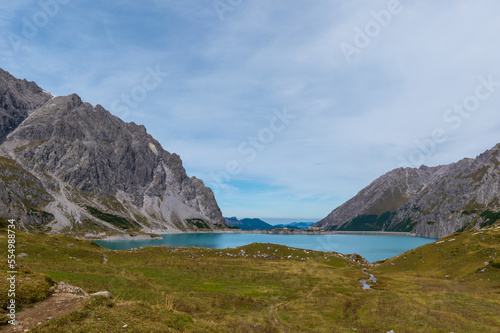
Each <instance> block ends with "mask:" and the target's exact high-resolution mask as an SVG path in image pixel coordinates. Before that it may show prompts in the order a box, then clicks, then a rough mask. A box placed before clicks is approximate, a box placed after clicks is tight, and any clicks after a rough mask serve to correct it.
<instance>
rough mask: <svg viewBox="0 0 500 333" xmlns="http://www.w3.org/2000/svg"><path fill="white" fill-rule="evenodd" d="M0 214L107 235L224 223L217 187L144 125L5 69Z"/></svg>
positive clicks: (34, 226) (29, 223)
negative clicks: (184, 163)
mask: <svg viewBox="0 0 500 333" xmlns="http://www.w3.org/2000/svg"><path fill="white" fill-rule="evenodd" d="M0 105H1V108H0V115H1V118H0V140H1V141H0V165H1V170H0V184H1V185H2V186H1V188H0V216H1V217H2V218H4V219H9V218H15V219H17V220H18V221H19V222H18V223H19V227H20V228H22V229H25V230H43V231H52V232H69V233H74V234H82V233H84V234H87V233H90V234H99V233H102V232H124V231H127V232H131V231H134V232H138V231H144V232H162V231H175V230H199V229H214V228H220V227H225V221H224V218H223V217H222V213H221V211H220V209H219V207H218V205H217V203H216V201H215V197H214V195H213V193H212V191H211V190H210V189H209V188H208V187H206V186H205V185H204V183H203V182H202V181H201V180H199V179H197V178H195V177H188V176H187V175H186V171H185V169H184V168H183V166H182V161H181V159H180V157H179V156H178V155H176V154H172V153H169V152H167V151H165V150H164V149H163V148H162V146H161V145H160V144H159V143H158V142H157V141H156V140H155V139H153V138H152V137H151V135H149V134H148V133H147V131H146V129H145V127H144V126H140V125H136V124H135V123H133V122H132V123H125V122H123V121H122V120H120V119H119V118H117V117H115V116H113V115H111V114H110V113H109V112H108V111H106V110H105V109H104V108H103V107H102V106H100V105H97V106H95V107H94V106H92V105H91V104H89V103H85V102H83V101H82V100H81V99H80V97H79V96H77V95H75V94H73V95H69V96H63V97H54V96H53V95H51V94H50V93H48V92H46V91H44V90H43V89H41V88H40V87H38V86H37V85H36V84H35V83H33V82H28V81H26V80H18V79H16V78H14V77H13V76H12V75H10V74H9V73H7V72H5V71H3V70H0Z"/></svg>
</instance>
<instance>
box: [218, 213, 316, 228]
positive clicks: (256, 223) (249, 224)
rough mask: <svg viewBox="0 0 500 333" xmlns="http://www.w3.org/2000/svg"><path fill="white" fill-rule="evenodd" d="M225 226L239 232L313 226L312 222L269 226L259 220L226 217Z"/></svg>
mask: <svg viewBox="0 0 500 333" xmlns="http://www.w3.org/2000/svg"><path fill="white" fill-rule="evenodd" d="M225 220H226V224H227V225H229V226H232V227H239V228H240V229H241V230H271V229H280V228H289V229H307V228H309V227H310V226H312V225H313V224H314V222H293V223H289V224H277V225H271V224H269V223H267V222H264V221H262V220H261V219H256V218H253V219H250V218H245V219H241V220H238V218H236V217H234V216H233V217H226V218H225Z"/></svg>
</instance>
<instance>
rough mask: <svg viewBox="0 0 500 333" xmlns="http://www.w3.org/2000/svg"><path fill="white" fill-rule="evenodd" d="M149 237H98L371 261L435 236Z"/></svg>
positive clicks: (120, 243) (124, 244) (126, 244)
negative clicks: (257, 247)
mask: <svg viewBox="0 0 500 333" xmlns="http://www.w3.org/2000/svg"><path fill="white" fill-rule="evenodd" d="M161 236H162V237H163V239H152V240H98V241H95V242H96V243H97V244H99V245H101V246H103V247H106V248H109V249H111V250H129V249H131V248H140V247H146V246H159V245H166V246H170V247H204V248H211V249H224V248H226V247H231V248H234V247H238V246H243V245H247V244H251V243H272V244H280V245H286V246H290V247H296V248H300V249H307V250H316V251H334V252H340V253H343V254H351V253H357V254H359V255H361V256H363V257H364V258H366V259H367V260H368V261H370V262H373V261H377V260H383V259H387V258H392V257H394V256H397V255H399V254H401V253H404V252H406V251H408V250H411V249H414V248H416V247H419V246H422V245H424V244H427V243H432V242H434V241H436V239H434V238H423V237H411V236H386V235H340V234H334V235H270V234H245V233H241V234H222V233H221V234H218V233H213V234H207V233H203V234H201V233H200V234H196V233H189V234H171V235H161Z"/></svg>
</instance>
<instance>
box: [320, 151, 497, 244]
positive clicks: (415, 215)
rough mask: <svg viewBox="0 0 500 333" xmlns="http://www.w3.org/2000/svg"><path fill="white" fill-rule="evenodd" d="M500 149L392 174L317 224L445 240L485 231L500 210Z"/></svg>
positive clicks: (378, 179) (381, 178) (342, 228)
mask: <svg viewBox="0 0 500 333" xmlns="http://www.w3.org/2000/svg"><path fill="white" fill-rule="evenodd" d="M499 156H500V144H497V145H496V146H495V147H493V148H492V149H490V150H487V151H485V152H484V153H482V154H480V155H478V156H477V157H476V158H475V159H471V158H464V159H462V160H460V161H458V162H455V163H451V164H448V165H441V166H436V167H427V166H421V167H420V168H418V169H417V168H398V169H394V170H392V171H389V172H387V173H386V174H384V175H382V176H381V177H379V178H377V179H376V180H374V181H373V182H372V183H371V184H370V185H368V186H367V187H365V188H364V189H362V190H361V191H360V192H359V193H358V194H356V195H355V196H354V197H353V198H351V199H350V200H348V201H347V202H345V203H344V204H342V205H341V206H339V207H338V208H336V209H334V210H333V211H332V212H331V213H330V214H329V215H328V216H326V217H325V218H324V219H322V220H321V221H319V222H318V223H316V224H315V226H317V227H324V228H325V229H326V230H361V229H365V230H380V231H407V232H408V231H409V232H415V233H416V234H417V236H425V237H432V238H440V237H444V236H446V235H449V234H451V233H453V232H456V231H460V230H472V229H479V228H481V227H483V226H485V225H490V224H492V223H494V222H495V221H496V217H497V215H496V214H498V212H499V211H500V168H499V165H500V160H499Z"/></svg>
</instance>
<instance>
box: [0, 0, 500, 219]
mask: <svg viewBox="0 0 500 333" xmlns="http://www.w3.org/2000/svg"><path fill="white" fill-rule="evenodd" d="M499 12H500V3H498V2H495V1H492V0H490V1H488V0H486V1H481V2H471V1H465V0H458V1H453V2H446V4H445V3H436V1H409V0H406V1H397V0H389V1H369V2H367V1H349V2H346V1H326V0H319V1H309V2H305V1H299V0H287V1H284V0H282V1H279V0H278V1H272V2H271V1H263V0H254V1H244V0H231V1H230V0H216V1H210V0H209V1H191V0H183V1H168V0H145V1H128V0H124V1H119V2H118V1H77V0H41V1H32V0H18V1H10V2H4V3H2V4H0V67H2V68H3V69H5V70H7V71H9V72H11V73H12V74H13V75H15V76H16V77H19V78H27V79H28V80H31V81H35V82H37V83H38V84H39V85H40V86H41V87H43V88H44V89H46V90H48V91H50V92H52V93H53V94H55V95H67V94H70V93H73V92H75V93H77V94H79V95H80V96H81V97H82V99H84V100H86V101H88V102H90V103H92V104H94V105H95V104H101V105H103V106H104V107H105V108H106V109H108V110H109V111H110V112H111V113H113V114H115V115H117V116H119V117H121V118H122V119H123V120H125V121H134V122H135V123H138V124H144V125H145V126H146V128H147V130H148V132H149V133H150V134H152V135H153V136H154V137H155V138H156V139H157V140H158V141H159V142H160V143H161V144H162V146H163V148H164V149H166V150H168V151H170V152H175V153H178V154H179V155H180V156H181V157H182V159H183V162H184V166H185V168H186V170H187V172H188V174H189V175H190V176H196V177H198V178H201V179H203V180H204V181H205V183H206V184H207V185H209V186H210V187H211V188H212V189H213V190H214V192H215V194H216V198H217V200H218V203H219V205H220V207H221V209H222V211H223V214H224V215H225V216H233V215H235V216H238V217H240V218H243V217H259V218H263V219H266V218H289V219H291V220H319V219H321V218H323V217H324V216H326V215H327V214H328V213H329V212H330V211H331V210H332V209H334V208H336V207H337V206H339V205H340V204H342V203H343V202H345V201H346V200H348V199H349V198H351V197H352V196H353V195H355V194H356V193H357V192H358V191H360V190H361V189H362V188H363V187H365V186H366V185H368V184H369V183H370V182H371V181H373V180H374V179H375V178H377V177H378V176H380V175H382V174H383V173H385V172H387V171H389V170H391V169H394V168H397V167H399V166H402V165H405V166H414V167H418V166H419V165H421V164H426V165H439V164H445V163H451V162H454V161H457V160H459V159H461V158H463V157H475V156H476V155H478V154H480V153H481V152H483V151H484V150H486V149H489V148H491V147H493V146H494V145H495V144H496V143H498V142H500V139H499V135H498V133H499V132H500V131H499V129H500V117H499V116H498V109H499V108H498V106H499V105H500V66H499V65H498V59H500V43H499V42H500V35H499V34H498V31H500V22H499V20H498V18H497V13H499Z"/></svg>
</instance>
